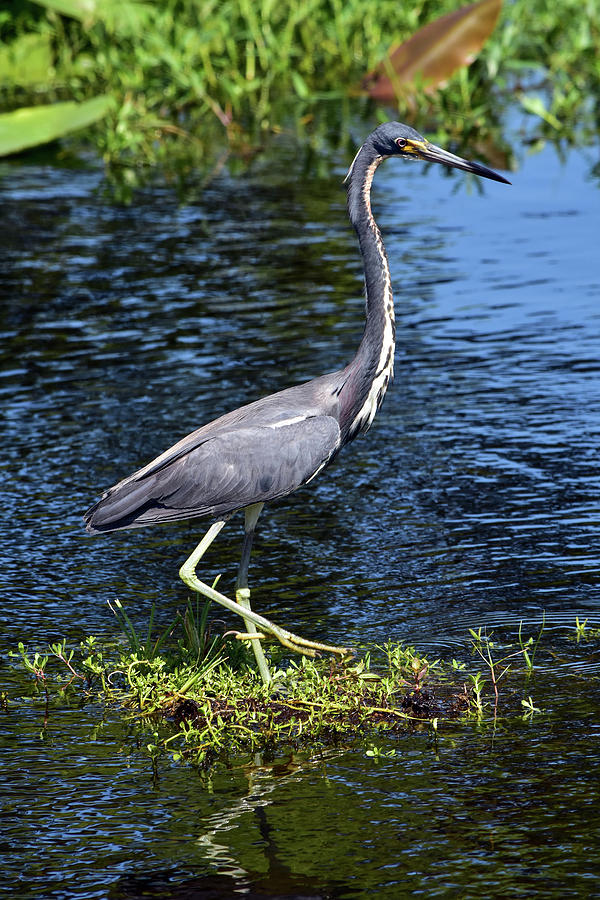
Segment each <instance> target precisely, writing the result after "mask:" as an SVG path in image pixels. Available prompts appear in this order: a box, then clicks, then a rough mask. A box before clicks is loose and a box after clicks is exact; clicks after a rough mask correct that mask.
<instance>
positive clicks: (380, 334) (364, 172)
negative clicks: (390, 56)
mask: <svg viewBox="0 0 600 900" xmlns="http://www.w3.org/2000/svg"><path fill="white" fill-rule="evenodd" d="M383 159H385V157H383V156H380V155H378V154H377V152H376V151H375V149H374V148H373V147H369V146H368V145H367V144H365V145H363V146H362V147H361V149H360V150H359V152H358V153H357V155H356V158H355V160H354V162H353V164H352V168H351V170H350V173H349V177H348V215H349V216H350V221H351V222H352V224H353V226H354V228H355V230H356V233H357V235H358V240H359V244H360V252H361V256H362V258H363V265H364V272H365V290H366V306H367V321H366V325H365V331H364V334H363V337H362V340H361V342H360V346H359V348H358V352H357V354H356V356H355V358H354V360H353V361H352V362H351V363H350V365H349V366H348V371H349V379H348V392H347V399H346V398H342V400H343V401H344V400H346V403H344V402H343V406H345V407H346V414H347V421H348V426H347V427H348V439H351V438H352V437H354V435H355V434H357V433H358V432H359V431H365V430H366V429H367V428H368V427H369V426H370V424H371V422H372V421H373V418H374V416H375V413H376V412H377V410H378V409H379V407H380V406H381V403H382V401H383V398H384V396H385V392H386V390H387V387H388V384H389V382H390V381H391V379H392V377H393V374H394V347H395V334H396V330H395V322H394V301H393V298H392V284H391V278H390V270H389V266H388V260H387V256H386V252H385V247H384V246H383V239H382V237H381V232H380V231H379V228H378V227H377V223H376V222H375V219H374V218H373V213H372V211H371V184H372V181H373V176H374V174H375V170H376V169H377V166H378V165H379V164H380V163H381V162H382V161H383Z"/></svg>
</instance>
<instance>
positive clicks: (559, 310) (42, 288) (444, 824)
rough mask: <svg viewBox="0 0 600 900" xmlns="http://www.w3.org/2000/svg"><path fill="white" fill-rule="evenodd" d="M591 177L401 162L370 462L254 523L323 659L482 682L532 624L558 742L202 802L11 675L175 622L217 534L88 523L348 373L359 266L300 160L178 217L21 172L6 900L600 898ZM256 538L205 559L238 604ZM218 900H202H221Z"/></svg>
mask: <svg viewBox="0 0 600 900" xmlns="http://www.w3.org/2000/svg"><path fill="white" fill-rule="evenodd" d="M591 167H592V161H591V160H590V159H588V158H586V155H585V154H580V153H576V152H572V153H570V155H569V157H568V159H567V160H566V162H565V163H564V164H561V163H559V162H558V161H557V159H556V157H555V156H554V154H553V152H552V151H550V150H548V151H546V152H544V153H542V154H539V155H536V156H532V157H530V158H527V159H525V161H524V163H523V166H522V168H521V169H520V170H519V171H518V172H517V173H515V175H514V178H513V181H514V184H513V186H512V187H510V188H509V187H506V186H503V185H498V184H493V183H486V184H485V185H482V186H481V188H482V190H480V186H479V185H476V184H475V183H474V182H467V181H466V180H465V179H464V178H463V177H462V176H460V175H452V176H451V177H448V175H447V174H446V173H445V172H443V171H438V170H425V169H423V168H420V167H417V166H412V165H404V164H401V163H399V162H396V161H390V162H388V163H386V165H384V166H383V168H382V169H381V170H380V172H379V173H378V175H377V178H376V184H375V188H376V190H375V208H376V212H377V215H378V218H379V221H380V224H381V228H382V231H383V233H384V236H385V239H386V243H387V248H388V252H389V257H390V264H391V268H392V275H393V282H394V290H395V296H396V305H397V319H398V352H397V356H396V380H395V383H394V385H393V387H392V389H391V390H390V392H389V395H388V397H387V399H386V402H385V404H384V407H383V409H382V411H381V413H380V415H379V417H378V419H377V420H376V423H375V425H374V426H373V428H372V430H371V431H370V432H369V434H368V435H367V436H366V437H364V438H362V439H361V440H360V441H357V442H356V443H355V444H354V445H353V446H352V447H351V448H349V449H348V450H347V451H346V452H345V453H344V454H343V455H342V456H341V457H340V458H339V459H338V461H337V462H336V464H335V465H334V466H333V467H332V468H331V469H330V470H328V471H327V472H326V473H324V474H323V475H322V476H321V477H320V478H318V479H317V480H316V481H315V482H313V483H312V484H311V485H310V486H309V487H308V488H306V489H304V490H303V491H301V492H299V493H298V494H297V495H296V496H295V497H293V498H291V499H289V500H287V501H285V502H281V503H279V504H276V505H274V506H273V507H272V508H270V509H269V510H268V511H267V514H266V515H265V516H264V518H263V520H262V522H261V525H260V530H259V535H258V538H257V542H256V551H255V554H254V557H253V566H252V570H251V575H252V578H253V583H254V585H255V591H254V597H255V600H256V602H257V605H258V607H259V609H260V610H261V611H262V612H264V613H266V614H268V615H269V616H272V617H273V619H274V620H275V621H280V622H282V623H284V624H287V625H290V626H293V627H294V630H297V631H298V632H299V633H301V634H306V635H307V636H310V635H314V636H326V637H327V638H328V639H329V640H331V641H332V642H334V643H335V642H339V643H345V644H346V643H347V644H353V645H357V646H372V645H373V644H381V643H383V642H385V641H386V640H387V639H388V638H394V639H403V640H405V641H409V642H412V643H414V644H415V645H416V646H418V647H419V648H421V649H422V650H423V651H424V652H426V653H428V654H429V655H431V656H438V655H442V656H444V657H445V658H446V659H451V658H452V657H453V656H456V657H458V658H464V657H466V656H467V638H468V630H469V628H478V627H479V626H486V627H487V628H488V629H493V630H494V631H495V632H496V633H497V634H498V635H499V636H501V639H502V640H510V639H511V638H514V636H515V634H516V632H517V631H518V627H519V623H520V622H523V627H524V629H525V631H526V633H527V634H535V633H536V631H537V629H539V626H540V623H541V621H542V616H543V615H545V620H546V632H545V635H544V638H543V639H544V642H545V645H546V648H547V650H548V651H549V652H546V654H545V656H543V658H542V663H541V665H540V667H539V670H538V672H537V673H536V674H535V675H534V677H533V678H532V679H531V680H530V681H529V682H527V683H525V682H524V683H523V688H522V689H523V695H524V696H527V695H528V694H532V695H533V696H534V700H535V701H536V702H537V704H538V706H540V707H541V708H542V709H543V712H542V713H541V714H538V715H536V716H534V717H533V719H532V720H530V721H522V720H521V719H520V718H518V717H517V718H513V719H512V720H511V721H510V723H501V724H499V726H498V728H497V729H496V731H495V733H493V731H492V730H491V729H489V728H488V729H483V730H482V731H480V730H478V729H477V728H476V727H474V726H472V725H464V724H460V723H454V724H446V723H443V724H441V726H440V734H439V737H438V740H437V744H436V743H435V742H434V741H433V740H432V737H431V732H428V731H427V730H423V731H416V732H413V733H407V734H406V735H404V736H400V737H397V738H395V739H390V740H389V741H383V745H384V746H385V747H386V748H388V749H391V748H393V749H395V750H396V751H397V755H396V756H395V757H394V758H387V759H383V760H380V761H377V760H374V759H373V758H371V757H368V756H366V754H365V750H364V747H362V746H361V747H356V748H353V749H348V750H346V751H341V750H340V751H336V752H328V753H325V754H324V755H323V757H322V758H318V759H315V758H313V759H309V758H306V757H300V758H298V759H297V760H295V761H293V762H290V761H288V764H287V765H281V766H279V767H278V768H276V769H275V770H271V769H269V768H268V767H267V768H264V769H260V768H258V769H255V768H253V767H252V766H250V765H249V764H248V763H249V761H247V760H245V761H244V760H240V761H239V763H237V762H236V761H233V763H234V765H233V768H232V770H231V771H224V770H219V771H218V772H217V773H216V774H215V776H214V779H213V781H212V784H210V785H208V786H207V783H206V781H204V780H202V778H200V777H199V776H198V775H197V774H196V773H195V772H194V771H193V770H191V769H189V768H186V767H185V766H177V765H170V764H169V763H168V761H167V760H164V761H163V762H162V763H161V765H160V767H159V773H158V779H156V778H155V777H154V776H153V773H152V770H151V766H150V764H149V762H148V760H147V758H146V756H145V755H144V753H143V752H140V751H139V749H138V745H137V741H138V739H139V738H138V732H137V731H136V730H135V727H134V726H133V725H130V724H127V723H126V722H124V721H123V720H122V718H121V716H120V714H119V712H118V711H115V710H102V709H100V708H90V707H89V706H87V707H85V708H83V709H72V708H71V709H69V708H67V707H65V706H64V705H62V704H61V703H60V701H56V703H55V704H54V705H53V708H52V709H51V714H50V722H49V727H48V730H47V733H46V736H45V738H44V739H43V740H42V739H41V738H40V731H41V727H42V722H43V704H41V703H40V701H39V700H35V699H30V695H31V694H32V691H31V688H30V685H29V683H28V682H27V681H26V679H25V678H24V677H23V676H22V675H21V674H20V673H19V672H17V671H16V670H15V669H14V668H13V667H14V665H15V663H14V661H12V660H10V659H9V658H8V655H7V654H8V651H9V650H10V649H14V648H15V647H16V644H17V642H18V641H20V640H24V641H25V642H27V644H28V645H29V646H30V647H32V648H36V647H37V648H41V647H43V646H44V645H45V644H46V643H47V642H48V641H51V640H55V639H58V638H62V637H68V638H69V640H70V641H76V640H78V639H80V638H81V637H82V636H83V635H85V634H88V633H93V634H96V635H99V636H100V637H110V636H112V635H114V633H115V631H116V624H115V620H114V618H113V617H112V614H111V612H110V610H109V609H108V606H107V604H106V601H107V600H113V599H115V598H119V599H120V600H121V601H122V603H123V604H124V605H125V606H126V608H127V610H128V612H129V614H130V615H131V617H132V619H133V620H134V621H135V622H136V624H138V625H139V626H140V627H143V626H144V625H145V624H146V623H147V620H148V616H149V611H150V607H151V605H152V602H153V601H154V600H158V605H159V613H158V616H159V619H160V621H159V623H158V624H159V625H160V624H161V622H163V623H167V622H169V621H171V620H172V618H173V615H174V612H175V610H176V609H177V608H178V607H180V606H181V605H182V603H183V601H184V599H185V595H186V592H185V590H184V588H183V586H182V585H181V583H180V582H179V581H178V578H177V568H178V566H179V565H180V564H181V562H182V560H183V559H184V558H185V556H186V555H187V553H189V551H190V550H191V548H192V547H193V545H194V543H195V542H196V541H197V540H198V537H199V535H200V533H201V528H202V526H203V524H204V523H202V522H195V523H185V524H182V525H174V526H170V527H166V528H157V529H149V530H145V531H144V530H142V531H139V532H132V533H129V534H127V533H123V534H118V535H112V536H105V537H102V538H96V539H92V538H89V537H87V536H86V534H85V533H84V531H83V529H82V525H81V514H82V512H83V511H84V510H85V509H86V508H87V506H88V505H90V504H91V502H93V500H94V499H95V498H96V497H97V496H98V494H99V493H100V491H101V490H102V489H104V488H106V487H108V486H109V485H111V484H113V483H114V482H115V481H117V480H118V479H120V478H121V477H123V476H124V475H126V474H128V473H129V472H130V471H132V470H133V469H134V468H137V467H138V466H140V465H141V464H143V463H144V462H146V461H147V460H149V459H150V458H152V457H153V456H154V455H156V454H157V453H159V452H160V451H161V450H163V449H164V448H165V447H167V446H169V445H170V444H171V443H173V442H174V441H175V440H176V439H177V438H179V437H181V436H183V435H184V434H185V433H187V432H188V431H191V430H192V429H193V428H195V427H197V426H198V425H200V424H202V423H203V422H205V421H208V420H210V419H211V418H213V417H215V416H216V415H218V414H220V413H222V412H225V411H226V410H227V409H229V408H233V407H235V406H238V405H240V404H242V403H244V402H246V401H249V400H251V399H254V398H256V397H258V396H260V395H263V394H266V393H269V392H271V391H273V390H275V389H278V388H281V387H285V386H287V385H289V384H292V383H295V382H298V381H302V380H305V379H307V378H309V377H312V376H313V375H316V374H320V373H323V372H327V371H331V370H333V369H334V368H337V367H339V366H341V365H343V364H345V363H346V362H347V361H348V360H349V359H350V358H351V356H352V354H353V352H354V349H355V347H356V345H357V342H358V340H359V338H360V334H361V329H362V299H361V290H362V285H361V279H362V274H361V266H360V261H359V259H358V255H357V249H356V244H355V240H354V236H353V234H352V232H351V230H350V228H349V226H348V224H347V221H346V218H345V212H344V195H343V191H342V189H341V186H340V181H341V177H342V170H343V167H342V161H341V160H340V168H339V172H338V173H336V175H335V176H334V177H332V178H331V179H330V180H304V181H303V180H302V178H301V177H300V176H299V174H298V173H299V172H300V171H301V164H300V161H299V160H297V159H295V158H294V157H293V155H291V154H290V153H289V151H286V152H285V153H284V157H283V159H277V158H276V157H275V156H274V158H273V159H272V160H270V161H262V162H260V163H259V164H258V167H257V169H256V170H255V171H254V173H253V174H252V175H250V176H248V177H246V178H244V179H236V180H230V179H229V178H228V177H227V176H225V175H222V176H220V177H218V178H217V179H216V180H214V181H212V182H211V183H210V184H209V185H208V186H207V187H206V188H205V189H203V190H198V191H195V192H190V194H189V196H186V197H185V198H184V200H183V202H181V203H179V202H178V201H177V199H176V198H175V196H174V194H173V193H172V192H171V191H170V190H167V189H163V188H160V189H159V188H152V189H147V190H145V191H144V192H141V193H140V194H138V195H137V196H136V198H135V201H134V202H133V204H132V205H131V206H130V207H128V208H123V207H119V206H116V205H114V204H113V203H111V201H110V199H108V198H107V197H106V196H105V195H104V193H103V192H102V189H101V188H102V176H101V173H100V172H99V171H98V170H97V169H96V168H94V167H93V166H92V167H90V168H87V169H86V168H83V169H78V170H67V169H61V168H59V167H58V168H57V167H56V166H43V165H38V164H26V163H19V162H15V163H10V164H4V165H3V166H2V168H1V169H0V176H1V181H0V195H1V202H2V219H3V241H2V244H3V246H2V251H1V253H2V258H1V259H2V269H3V278H2V286H1V289H0V290H1V310H0V316H1V318H0V328H1V333H2V343H1V349H0V352H1V355H2V373H1V376H2V377H1V381H0V395H1V412H2V441H1V448H0V454H1V455H0V465H1V469H2V516H1V517H0V518H1V521H2V538H1V544H0V557H1V571H2V579H3V582H4V589H3V597H4V603H3V611H2V613H0V622H1V629H2V640H1V643H2V647H1V649H2V652H3V665H2V672H3V673H4V677H5V681H6V688H5V689H6V690H7V692H8V696H9V700H10V702H9V703H8V706H7V709H6V711H3V712H1V713H0V715H1V718H0V741H1V743H2V748H3V749H2V783H3V787H2V795H3V801H4V810H3V812H2V819H1V822H2V824H1V828H0V832H1V833H2V837H1V838H0V841H1V857H2V863H1V871H0V891H5V892H6V893H7V895H10V896H19V897H23V898H25V897H32V898H33V897H64V898H71V897H90V898H91V897H98V898H101V897H111V898H128V897H139V896H149V897H165V898H166V897H181V898H183V897H186V898H200V897H209V896H210V897H220V896H223V897H226V896H230V895H232V894H233V893H234V891H236V890H242V889H246V890H251V891H252V894H251V896H271V897H272V896H289V897H292V896H294V897H296V896H304V897H308V896H310V897H367V896H377V897H383V898H396V897H403V896H409V895H412V894H414V895H422V896H426V897H436V896H440V897H447V896H456V897H492V896H494V897H496V896H509V895H510V896H532V895H536V896H543V897H557V898H563V897H575V896H594V895H595V896H598V895H600V889H599V888H598V883H597V881H596V880H595V879H596V877H597V876H598V863H597V858H598V852H599V850H600V841H599V838H598V830H597V828H595V827H594V825H593V823H594V821H596V822H597V819H598V802H599V800H600V798H599V789H598V786H599V784H600V778H599V777H598V768H597V756H598V749H599V746H600V745H599V739H600V725H599V722H600V718H599V716H598V712H599V709H598V706H599V702H600V688H599V684H598V674H599V666H598V664H599V661H600V642H599V641H598V640H595V641H587V642H581V643H579V644H577V643H575V642H574V641H572V640H569V634H574V623H575V617H576V616H579V617H580V619H582V618H586V617H587V618H588V620H589V624H590V625H596V626H597V625H598V624H600V594H599V589H598V587H599V582H600V576H599V552H598V483H599V475H600V465H599V459H598V438H599V433H600V395H599V392H598V370H599V362H598V347H599V346H600V344H599V339H600V304H599V302H598V300H599V297H600V269H599V266H598V259H599V257H598V233H599V229H598V201H599V199H600V198H599V190H598V184H597V183H596V182H594V181H593V180H591V178H590V176H589V174H588V173H589V171H590V169H591ZM240 525H241V522H240V520H239V517H238V518H237V519H235V520H233V521H232V523H231V524H230V525H229V527H228V528H227V529H226V530H225V531H224V532H223V534H222V537H221V538H220V540H219V542H218V544H217V545H215V548H214V549H213V550H212V551H211V555H210V558H209V559H208V560H207V566H208V569H209V570H210V571H211V572H212V574H213V575H214V574H216V573H217V572H219V571H221V572H223V581H222V584H223V585H224V586H228V587H229V588H230V587H231V585H232V583H233V579H234V576H235V566H236V560H237V554H238V553H239V547H240ZM211 891H212V893H211Z"/></svg>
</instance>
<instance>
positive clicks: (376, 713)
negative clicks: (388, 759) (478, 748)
mask: <svg viewBox="0 0 600 900" xmlns="http://www.w3.org/2000/svg"><path fill="white" fill-rule="evenodd" d="M115 613H116V614H117V616H118V618H119V621H120V624H121V628H122V631H123V634H124V636H125V638H126V642H125V641H123V640H122V641H121V645H120V646H119V645H118V644H115V645H111V646H101V645H100V644H99V642H98V640H97V639H96V638H94V637H88V638H86V639H85V640H84V641H81V642H80V644H79V645H78V646H76V647H72V648H69V647H68V646H67V643H66V642H61V643H58V644H52V645H50V646H49V647H48V650H47V652H45V653H43V654H42V653H39V652H34V653H32V652H31V651H29V650H28V649H27V648H26V647H25V646H24V644H19V646H18V651H17V652H14V653H13V654H11V655H12V656H13V658H15V659H18V660H19V661H20V663H21V665H22V666H24V667H25V669H26V670H27V671H28V672H29V673H30V674H31V676H32V677H33V684H34V690H35V692H36V694H37V695H38V696H39V699H40V701H41V703H42V704H44V705H45V710H44V714H43V715H44V722H43V729H42V730H45V729H46V728H47V726H48V723H49V722H50V720H51V717H52V708H53V706H54V703H55V701H56V699H57V697H58V698H61V699H63V700H65V701H69V699H73V698H76V700H77V702H78V703H80V702H81V698H82V696H83V697H84V699H85V698H87V699H89V701H90V702H93V703H95V704H96V703H98V702H101V703H103V704H104V705H105V706H106V705H109V706H111V707H113V708H119V709H120V710H122V712H123V714H124V715H126V716H131V717H133V718H134V719H135V720H137V722H138V723H140V724H141V725H142V730H143V732H144V735H145V740H144V749H145V751H146V752H147V753H148V754H149V755H150V756H151V757H153V758H157V757H159V756H161V755H163V754H169V755H170V756H171V758H173V759H175V760H186V761H189V762H191V763H194V764H196V765H201V766H202V767H204V768H209V767H210V766H211V765H212V764H214V763H215V762H217V761H222V762H228V761H229V760H230V759H231V758H233V757H234V756H236V755H239V754H248V753H263V754H267V755H269V754H270V755H272V756H275V755H277V754H280V753H282V752H286V751H289V750H308V751H311V750H315V749H317V748H318V749H324V748H327V747H339V746H349V745H351V744H354V743H355V742H356V741H357V740H362V741H363V742H367V743H368V744H369V746H370V750H368V751H367V752H368V753H369V755H371V756H376V755H378V752H379V751H378V749H377V745H376V744H373V739H374V738H375V737H376V736H377V735H381V734H382V733H390V732H398V731H399V730H407V729H412V730H415V729H418V730H423V729H425V730H428V731H430V732H431V733H432V734H433V735H434V736H435V735H436V734H437V730H438V727H439V725H440V723H442V722H445V721H448V720H452V719H462V720H465V721H469V720H470V721H473V722H475V723H476V724H478V725H482V724H484V723H493V724H495V723H496V721H497V719H498V718H499V717H504V718H506V717H516V716H519V717H521V718H522V719H525V720H527V719H531V718H533V716H534V715H536V714H541V710H540V709H539V707H538V706H536V703H535V701H534V700H533V699H532V697H531V695H530V694H529V691H530V690H531V682H530V676H531V674H532V672H533V670H534V665H536V663H535V660H536V655H537V656H538V659H539V656H540V655H543V653H544V651H543V647H542V648H541V647H540V641H541V638H542V634H543V632H544V626H543V624H542V626H541V627H540V628H539V629H538V631H537V634H536V635H533V636H528V637H525V636H524V635H523V633H522V628H519V631H518V634H517V636H516V640H515V641H513V642H512V643H511V644H507V643H498V642H496V640H494V639H493V635H492V634H488V633H486V632H485V631H484V630H481V629H480V630H479V631H474V630H471V631H470V635H469V640H468V645H467V651H468V653H467V658H466V659H463V660H456V659H452V660H451V661H450V662H442V661H441V660H439V659H435V660H430V659H428V658H426V657H425V656H423V655H421V654H419V653H418V652H417V651H416V650H415V649H414V648H413V647H409V646H404V645H402V644H399V643H392V642H389V643H387V644H385V645H384V646H380V647H374V648H372V649H371V650H370V651H364V650H363V651H362V653H361V654H360V656H358V655H357V656H356V657H355V658H354V659H352V660H350V661H349V662H340V661H337V660H333V659H330V658H321V659H305V658H300V659H290V658H289V657H285V656H284V655H283V653H282V651H280V649H279V647H278V646H273V645H269V650H270V652H271V659H270V665H271V671H272V682H271V683H270V684H269V685H264V684H263V683H262V681H261V679H260V677H259V675H258V673H257V672H256V671H255V670H254V668H253V665H252V654H251V650H249V649H248V647H247V642H243V641H238V640H236V639H235V637H233V636H232V635H231V634H229V635H219V636H216V637H213V636H212V634H211V631H210V628H209V626H208V605H207V606H205V607H204V608H201V607H200V606H199V605H197V606H196V607H195V608H194V607H192V605H191V604H190V605H189V606H188V609H187V610H186V612H185V614H183V615H178V617H177V620H176V622H175V623H174V624H173V625H172V626H171V627H170V628H168V629H167V630H166V631H165V632H164V633H163V634H162V635H161V636H159V637H158V638H154V637H153V636H152V620H151V622H150V625H149V628H148V633H147V636H146V637H145V638H141V637H140V636H139V635H138V634H137V633H136V631H135V629H134V628H133V626H132V624H131V622H130V621H129V619H128V618H127V616H126V614H125V612H124V610H123V609H122V607H120V606H118V607H117V609H115ZM598 636H599V632H598V630H597V629H596V630H594V629H591V628H588V627H587V624H586V622H582V623H580V622H579V621H577V622H576V624H575V629H574V631H573V630H571V633H570V635H569V637H568V639H569V640H571V641H577V642H578V643H579V642H583V641H590V640H593V641H596V640H597V638H598ZM125 643H126V644H127V646H125ZM538 651H539V652H538ZM551 656H555V653H554V651H552V653H551ZM3 702H4V704H5V705H7V706H8V705H10V704H11V703H12V702H14V701H13V700H11V699H10V698H8V697H7V696H6V695H5V696H4V698H3Z"/></svg>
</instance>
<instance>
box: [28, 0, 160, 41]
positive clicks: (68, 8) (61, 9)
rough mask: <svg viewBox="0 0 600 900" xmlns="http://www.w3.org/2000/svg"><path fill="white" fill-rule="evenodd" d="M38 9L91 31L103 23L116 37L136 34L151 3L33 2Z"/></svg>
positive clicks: (133, 0) (134, 0) (107, 0)
mask: <svg viewBox="0 0 600 900" xmlns="http://www.w3.org/2000/svg"><path fill="white" fill-rule="evenodd" d="M34 2H35V3H37V4H38V5H39V6H43V7H45V8H46V9H51V10H52V11H53V12H57V13H60V14H61V15H63V16H70V17H71V18H73V19H78V20H79V21H80V22H83V24H84V25H86V26H87V27H90V26H91V25H93V24H94V23H95V22H102V23H103V25H105V26H106V28H108V29H109V31H112V32H114V33H115V34H129V35H131V34H136V33H137V32H138V30H139V29H140V28H142V27H143V26H144V25H145V24H146V23H147V22H148V21H149V19H150V18H151V16H152V14H153V12H154V8H153V6H152V4H151V3H144V2H138V0H34Z"/></svg>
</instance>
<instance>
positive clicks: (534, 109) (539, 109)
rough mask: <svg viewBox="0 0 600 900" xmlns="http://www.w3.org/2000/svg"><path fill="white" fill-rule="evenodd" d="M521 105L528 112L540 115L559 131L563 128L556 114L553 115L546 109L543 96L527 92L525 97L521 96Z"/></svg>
mask: <svg viewBox="0 0 600 900" xmlns="http://www.w3.org/2000/svg"><path fill="white" fill-rule="evenodd" d="M521 106H522V107H523V109H524V110H525V111H526V112H528V113H531V114H532V115H534V116H539V118H540V119H543V120H544V122H547V123H548V125H550V126H551V127H552V128H555V129H556V130H557V131H560V129H561V128H562V126H561V124H560V122H559V121H558V119H557V118H556V116H553V115H552V113H551V112H549V111H548V110H547V109H546V107H545V106H544V101H543V100H542V99H541V97H537V96H533V97H532V96H529V94H526V95H525V96H524V97H521Z"/></svg>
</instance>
